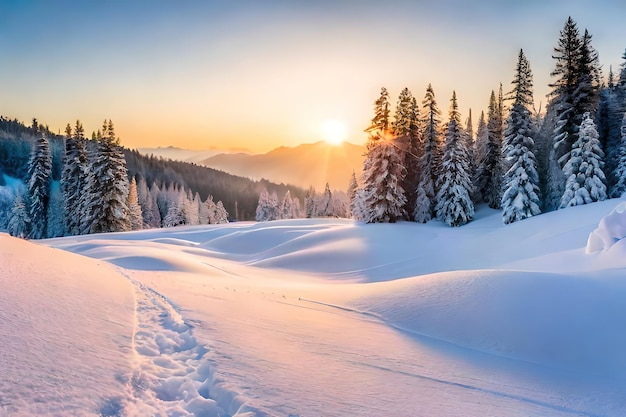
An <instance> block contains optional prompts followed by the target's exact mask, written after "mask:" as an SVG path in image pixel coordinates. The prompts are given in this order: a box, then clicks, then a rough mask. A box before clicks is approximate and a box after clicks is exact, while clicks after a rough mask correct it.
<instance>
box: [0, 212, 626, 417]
mask: <svg viewBox="0 0 626 417" xmlns="http://www.w3.org/2000/svg"><path fill="white" fill-rule="evenodd" d="M619 202H620V201H619V200H611V201H605V202H602V203H595V204H591V205H586V206H580V207H573V208H568V209H566V210H560V211H557V212H553V213H548V214H544V215H541V216H537V217H534V218H531V219H527V220H524V221H521V222H517V223H514V224H511V225H507V226H504V225H502V223H501V213H500V212H497V211H494V210H490V209H488V208H484V207H481V208H479V210H478V211H477V216H476V220H474V221H473V222H471V223H469V224H468V225H466V226H463V227H460V228H449V227H446V226H444V225H443V224H441V223H438V222H430V223H428V224H425V225H423V224H413V223H397V224H373V225H362V224H356V223H354V222H352V221H349V220H336V219H315V220H285V221H278V222H267V223H233V224H228V225H215V226H204V227H180V228H174V229H164V230H146V231H140V232H132V233H122V234H107V235H90V236H80V237H68V238H59V239H52V240H48V241H42V242H41V243H42V244H43V245H47V246H51V247H53V248H56V249H52V248H48V247H45V246H43V245H37V244H34V243H30V242H25V241H21V240H16V239H13V238H10V237H8V236H6V235H0V239H1V240H0V257H2V262H0V268H1V269H0V270H1V271H2V273H1V274H0V280H2V282H3V283H2V285H3V288H7V289H8V292H7V291H3V292H1V293H0V297H2V299H1V301H2V302H1V303H0V317H1V320H0V322H2V323H9V324H8V326H4V327H2V328H0V345H1V346H8V349H6V348H5V349H3V350H2V352H3V355H0V368H1V369H10V371H9V375H10V376H9V378H8V379H6V380H4V381H2V382H0V384H4V385H0V387H2V389H1V390H0V393H2V394H0V415H4V414H7V413H8V414H9V415H11V413H17V414H18V415H19V414H20V413H22V414H32V413H42V414H55V413H57V414H58V413H61V414H62V413H66V414H67V413H70V414H72V413H78V414H81V415H85V414H86V415H98V413H100V414H102V415H119V416H122V415H124V416H125V415H128V416H141V415H180V416H183V415H197V416H218V415H222V416H223V415H248V416H252V415H257V416H285V417H286V416H288V415H299V416H321V415H323V416H342V417H343V416H398V415H412V416H572V415H575V416H622V415H624V414H626V399H625V398H626V395H625V394H626V331H624V317H626V303H624V302H623V300H624V299H626V280H625V279H624V278H626V274H625V271H626V269H625V268H626V246H625V244H623V241H622V240H620V241H617V243H616V244H615V245H613V246H611V247H610V248H609V249H608V250H604V251H601V252H597V253H593V254H586V253H585V246H586V244H587V238H588V236H589V234H590V233H591V232H592V231H593V230H594V229H595V228H596V227H597V226H598V223H599V222H600V219H602V218H603V217H604V216H606V215H607V214H608V213H609V212H611V210H612V209H613V208H614V207H615V206H616V205H617V204H618V203H619ZM58 249H63V250H65V251H69V252H74V253H75V254H80V255H85V256H87V257H89V258H94V259H87V258H83V257H78V256H76V255H75V254H70V253H66V252H62V251H59V250H58ZM79 271H89V272H86V273H85V272H82V273H81V272H79ZM18 280H19V281H18ZM15 282H21V283H22V284H20V285H14V283H15ZM52 283H54V285H52ZM51 317H52V318H53V320H46V319H49V318H51ZM25 318H28V320H26V319H25ZM33 323H34V324H36V329H37V331H31V329H32V328H35V326H34V325H33ZM5 329H6V330H5ZM100 339H106V340H102V341H100ZM42 341H46V342H45V343H43V342H42ZM24 346H31V347H32V348H28V349H25V348H24ZM30 349H39V351H40V352H39V353H33V351H32V350H30ZM44 352H47V355H46V354H44ZM75 352H80V354H77V353H75ZM7 354H8V356H7ZM65 358H68V359H67V361H68V362H65V361H66V359H65ZM84 362H87V363H88V364H89V367H90V370H89V371H87V370H85V369H84V367H85V364H84ZM58 363H64V364H67V365H64V367H63V369H61V370H59V369H58V368H59V366H58V365H57V364H58ZM8 364H11V367H9V368H7V366H8ZM33 367H38V368H39V369H40V371H39V375H40V376H39V378H37V379H36V380H35V381H34V382H31V379H30V377H29V374H28V372H29V371H28V369H32V368H33ZM45 375H59V378H62V380H63V381H64V382H63V387H64V388H63V389H64V391H63V393H64V394H63V395H61V394H60V392H61V391H60V386H59V385H58V384H57V383H54V382H51V381H55V380H54V379H52V380H51V379H50V378H47V379H46V378H45ZM96 380H99V383H100V384H101V390H100V392H98V393H97V395H96V394H93V395H92V394H90V392H91V391H90V390H91V386H92V385H90V384H93V383H94V382H95V381H96ZM33 383H35V384H37V387H36V388H35V389H34V390H33V389H31V388H29V387H32V384H33ZM81 392H82V393H84V395H82V396H81ZM40 393H41V396H39V394H40ZM86 398H89V400H86ZM40 399H41V401H40ZM76 410H78V411H76ZM146 413H147V414H146Z"/></svg>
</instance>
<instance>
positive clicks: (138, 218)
mask: <svg viewBox="0 0 626 417" xmlns="http://www.w3.org/2000/svg"><path fill="white" fill-rule="evenodd" d="M128 211H129V216H130V229H131V230H141V229H143V215H142V214H141V206H140V205H139V197H138V196H137V181H136V180H135V177H133V179H132V181H131V182H130V188H129V191H128Z"/></svg>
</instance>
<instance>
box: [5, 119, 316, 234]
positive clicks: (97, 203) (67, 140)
mask: <svg viewBox="0 0 626 417" xmlns="http://www.w3.org/2000/svg"><path fill="white" fill-rule="evenodd" d="M262 190H270V191H275V192H277V193H279V194H285V193H287V191H290V193H291V195H292V196H294V197H296V198H299V199H303V198H304V194H305V192H304V190H301V189H298V188H296V187H289V186H287V185H284V184H280V185H277V184H273V183H270V182H268V181H266V180H261V181H252V180H249V179H247V178H243V177H237V176H233V175H230V174H227V173H224V172H221V171H217V170H214V169H210V168H206V167H201V166H197V165H194V164H189V163H184V162H176V161H170V160H164V159H162V158H155V157H152V156H143V155H140V154H139V153H138V152H137V151H134V150H129V149H124V148H122V147H121V146H120V145H119V139H118V138H117V137H116V136H115V132H114V130H113V125H112V123H111V122H110V121H109V122H108V123H107V122H106V121H105V123H104V125H103V128H102V130H99V131H98V132H94V133H93V134H92V135H91V139H87V138H85V133H84V129H83V127H82V125H81V124H80V122H79V121H77V122H76V125H75V126H74V128H72V127H70V126H69V125H68V126H67V128H66V135H65V136H62V135H57V134H54V133H53V132H51V131H50V129H49V128H48V127H47V126H42V125H40V124H39V123H38V122H37V120H35V119H33V122H32V125H31V126H27V125H25V124H24V123H22V122H20V121H18V120H15V119H8V118H6V117H3V116H0V230H9V231H10V232H12V233H13V234H16V235H21V236H24V237H31V238H42V237H54V236H63V235H68V234H70V235H75V234H85V233H97V232H106V231H121V230H130V229H133V230H134V229H138V228H146V227H170V226H176V225H179V224H200V223H203V222H204V223H213V222H223V221H227V219H229V220H253V219H254V217H255V210H256V206H257V202H258V199H259V195H260V193H261V191H262ZM148 200H150V201H148Z"/></svg>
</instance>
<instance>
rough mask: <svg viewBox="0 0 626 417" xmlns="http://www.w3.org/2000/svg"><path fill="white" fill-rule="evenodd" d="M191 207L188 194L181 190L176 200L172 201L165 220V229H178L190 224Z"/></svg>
mask: <svg viewBox="0 0 626 417" xmlns="http://www.w3.org/2000/svg"><path fill="white" fill-rule="evenodd" d="M190 209H191V205H190V202H189V199H188V198H187V193H186V192H185V191H184V190H183V189H181V190H179V191H178V195H177V198H176V200H173V201H170V204H169V207H168V210H167V215H166V216H165V218H164V219H163V227H176V226H182V225H186V224H189V211H190Z"/></svg>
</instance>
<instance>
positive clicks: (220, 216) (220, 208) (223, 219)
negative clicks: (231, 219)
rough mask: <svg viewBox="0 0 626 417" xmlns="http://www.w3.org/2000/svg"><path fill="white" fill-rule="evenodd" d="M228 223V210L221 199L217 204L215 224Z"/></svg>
mask: <svg viewBox="0 0 626 417" xmlns="http://www.w3.org/2000/svg"><path fill="white" fill-rule="evenodd" d="M226 223H228V212H227V211H226V209H225V208H224V204H223V203H222V201H221V200H219V201H218V202H217V204H216V205H215V224H226Z"/></svg>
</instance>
